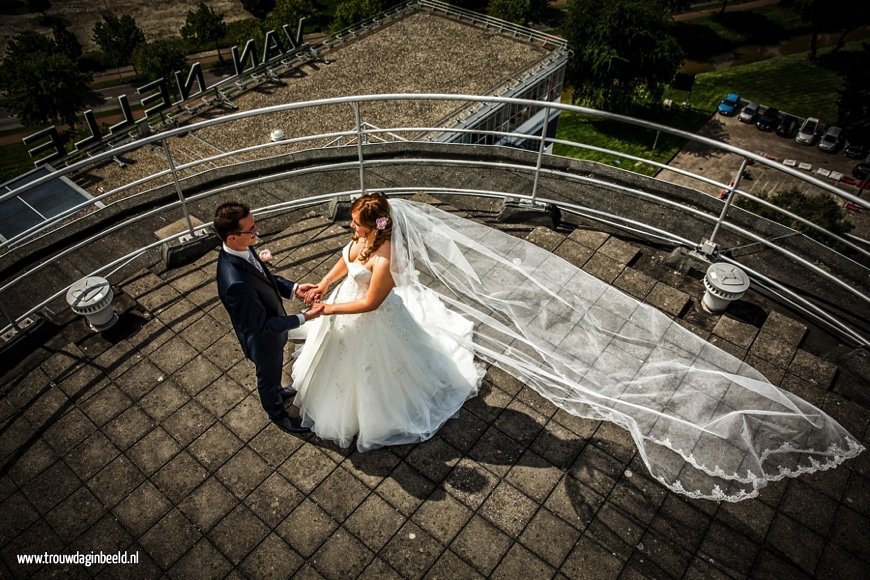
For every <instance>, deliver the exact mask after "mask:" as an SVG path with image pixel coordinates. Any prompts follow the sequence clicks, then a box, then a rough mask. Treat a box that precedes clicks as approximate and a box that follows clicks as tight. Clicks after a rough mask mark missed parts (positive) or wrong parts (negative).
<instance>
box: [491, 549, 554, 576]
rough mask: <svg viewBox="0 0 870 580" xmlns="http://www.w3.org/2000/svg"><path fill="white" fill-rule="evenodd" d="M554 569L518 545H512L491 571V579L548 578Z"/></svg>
mask: <svg viewBox="0 0 870 580" xmlns="http://www.w3.org/2000/svg"><path fill="white" fill-rule="evenodd" d="M554 572H555V569H554V568H553V567H552V566H550V565H549V564H547V563H546V562H544V561H543V560H541V559H540V558H539V557H537V556H536V555H535V554H533V553H532V552H530V551H529V550H527V549H526V548H524V547H523V546H522V545H520V544H514V545H513V546H511V549H510V550H509V551H508V553H507V554H506V555H505V557H504V558H503V559H502V561H501V562H500V563H499V565H498V567H497V568H496V569H495V570H494V571H493V573H492V575H491V576H490V577H491V578H494V579H499V580H512V579H514V578H549V577H551V576H552V575H553V573H554Z"/></svg>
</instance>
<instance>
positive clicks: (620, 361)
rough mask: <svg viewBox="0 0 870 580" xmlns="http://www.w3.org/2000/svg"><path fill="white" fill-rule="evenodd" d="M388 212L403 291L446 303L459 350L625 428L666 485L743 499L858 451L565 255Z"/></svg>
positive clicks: (833, 425)
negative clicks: (457, 320) (463, 328)
mask: <svg viewBox="0 0 870 580" xmlns="http://www.w3.org/2000/svg"><path fill="white" fill-rule="evenodd" d="M390 206H391V213H392V218H393V221H394V226H393V237H392V244H393V259H392V274H393V278H394V280H395V283H396V290H397V291H400V292H401V295H402V299H403V300H404V301H405V302H406V303H407V302H413V301H414V300H420V301H421V304H420V307H421V309H425V308H426V307H427V304H426V302H427V301H432V300H440V301H441V302H442V303H443V304H444V305H446V306H447V308H449V309H450V310H452V311H454V312H456V313H459V314H461V315H462V316H463V317H464V318H465V319H466V320H468V321H470V322H471V323H472V324H473V325H474V332H473V333H471V334H469V333H462V332H457V333H456V334H455V336H452V337H451V338H452V339H453V340H455V341H457V342H458V343H459V345H461V346H462V347H464V348H467V349H469V350H471V351H473V352H474V354H475V355H476V356H477V357H479V358H480V359H482V360H484V361H487V362H489V363H492V364H494V365H496V366H498V367H500V368H502V369H504V370H505V371H507V372H509V373H510V374H512V375H514V376H516V377H517V378H518V379H520V380H521V381H523V382H524V383H525V384H527V385H528V386H529V387H531V388H533V389H535V390H536V391H537V392H538V393H540V394H541V395H542V396H544V397H546V398H547V399H549V400H550V401H552V402H553V403H554V404H555V405H557V406H559V407H561V408H562V409H564V410H565V411H567V412H569V413H571V414H573V415H577V416H580V417H584V418H589V419H596V420H605V421H611V422H613V423H615V424H616V425H619V426H620V427H622V428H624V429H626V430H627V431H628V432H629V433H631V436H632V438H633V439H634V442H635V444H636V445H637V448H638V452H639V454H640V456H641V458H642V459H643V461H644V463H645V464H646V466H647V468H648V469H649V471H650V473H651V474H652V475H653V477H655V478H656V479H657V480H658V481H660V482H661V483H662V484H664V485H665V486H667V487H668V488H670V489H671V490H673V491H675V492H679V493H682V494H685V495H688V496H691V497H695V498H707V499H713V500H727V501H739V500H742V499H747V498H751V497H755V496H756V495H757V494H758V492H759V490H760V489H762V488H763V487H764V486H765V485H766V484H767V482H769V481H773V480H777V479H781V478H783V477H786V476H789V477H792V476H796V475H799V474H801V473H808V472H814V471H818V470H824V469H829V468H832V467H835V466H837V465H839V464H840V463H842V462H843V461H845V460H846V459H848V458H851V457H854V456H856V455H858V454H859V453H860V452H861V451H863V449H864V448H863V447H862V445H861V444H860V443H859V442H858V441H857V440H856V439H855V438H853V437H852V436H851V435H850V434H849V433H848V432H847V431H846V430H845V429H843V427H842V426H840V425H839V424H838V423H837V422H836V421H835V420H834V419H832V418H831V417H830V416H828V415H827V414H825V413H824V412H823V411H821V410H820V409H818V408H816V407H815V406H813V405H811V404H809V403H807V402H806V401H804V400H803V399H801V398H800V397H797V396H795V395H793V394H791V393H788V392H786V391H784V390H781V389H779V388H777V387H776V386H774V385H773V384H771V383H770V382H769V381H767V380H766V379H765V378H764V376H762V375H761V374H760V373H759V372H758V371H756V370H755V369H753V368H752V367H750V366H749V365H747V364H745V363H743V362H742V361H740V360H739V359H737V358H736V357H734V356H732V355H730V354H728V353H726V352H724V351H723V350H721V349H719V348H717V347H716V346H714V345H712V344H710V343H709V342H707V341H705V340H704V339H702V338H700V337H698V336H696V335H695V334H693V333H691V332H690V331H688V330H686V329H685V328H683V327H681V326H680V325H679V324H677V323H675V322H674V321H673V320H671V319H670V318H668V317H667V316H666V315H665V314H663V313H661V312H659V311H658V310H656V309H655V308H653V307H651V306H649V305H646V304H643V303H640V302H638V301H637V300H635V299H633V298H631V297H629V296H627V295H626V294H623V293H622V292H620V291H619V290H617V289H616V288H613V287H612V286H610V285H608V284H606V283H604V282H602V281H600V280H598V279H597V278H595V277H593V276H591V275H589V274H587V273H585V272H583V271H582V270H580V269H579V268H577V267H575V266H573V265H571V264H569V263H568V262H566V261H564V260H562V259H561V258H559V257H558V256H555V255H553V254H551V253H550V252H547V251H546V250H543V249H541V248H539V247H537V246H535V245H533V244H531V243H529V242H526V241H524V240H521V239H518V238H515V237H513V236H511V235H509V234H506V233H504V232H501V231H499V230H496V229H493V228H490V227H487V226H484V225H481V224H478V223H475V222H473V221H470V220H466V219H463V218H461V217H457V216H454V215H452V214H450V213H447V212H444V211H442V210H439V209H437V208H435V207H432V206H430V205H426V204H420V203H415V202H412V201H407V200H402V199H395V198H393V199H391V200H390ZM434 296H437V298H433V297H434ZM446 332H449V330H446Z"/></svg>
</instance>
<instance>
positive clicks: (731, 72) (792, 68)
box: [692, 43, 860, 124]
mask: <svg viewBox="0 0 870 580" xmlns="http://www.w3.org/2000/svg"><path fill="white" fill-rule="evenodd" d="M859 50H860V43H851V44H849V45H847V46H846V48H845V49H844V50H843V51H840V53H839V54H833V55H832V54H831V49H823V50H820V51H819V53H818V54H819V59H818V60H817V62H810V61H809V60H808V59H807V53H800V54H792V55H788V56H781V57H776V58H771V59H768V60H762V61H759V62H754V63H750V64H745V65H742V66H736V67H733V68H729V69H726V70H721V71H715V72H709V73H703V74H700V75H698V76H697V77H696V78H695V86H694V87H693V89H692V106H693V107H695V108H698V109H703V110H707V111H712V110H713V109H714V108H715V107H716V104H717V103H718V102H719V101H720V100H721V99H722V97H723V96H725V94H727V93H729V92H731V91H736V92H738V93H740V96H741V97H743V99H747V100H751V101H756V102H758V103H761V104H762V105H769V106H773V107H776V108H777V109H779V110H781V111H784V112H787V113H791V114H793V115H796V116H798V117H818V118H819V119H821V120H822V122H823V123H828V124H831V123H834V122H835V121H836V120H837V89H839V88H840V87H841V85H842V84H843V81H842V77H841V76H840V74H839V73H838V72H837V68H838V67H839V64H840V63H841V62H842V61H843V60H845V59H848V58H854V57H856V56H857V55H858V54H859V53H858V51H859Z"/></svg>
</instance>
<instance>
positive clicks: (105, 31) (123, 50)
mask: <svg viewBox="0 0 870 580" xmlns="http://www.w3.org/2000/svg"><path fill="white" fill-rule="evenodd" d="M93 40H94V42H96V43H97V44H98V45H99V47H100V48H101V49H102V50H103V52H105V53H106V54H110V55H112V58H113V59H114V60H115V62H116V64H127V63H129V62H130V59H131V58H132V56H133V51H134V50H135V49H136V47H137V46H139V45H142V44H145V33H144V32H142V29H141V28H139V26H138V25H137V24H136V21H135V20H133V18H132V17H131V16H129V15H127V14H125V15H123V16H122V17H121V18H118V17H116V16H115V15H114V14H105V15H103V21H102V22H97V23H96V24H95V25H94V36H93ZM134 66H135V65H134Z"/></svg>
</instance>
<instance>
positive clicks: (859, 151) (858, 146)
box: [843, 141, 867, 159]
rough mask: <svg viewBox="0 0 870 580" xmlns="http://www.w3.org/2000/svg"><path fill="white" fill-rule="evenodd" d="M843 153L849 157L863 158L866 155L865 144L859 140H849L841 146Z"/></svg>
mask: <svg viewBox="0 0 870 580" xmlns="http://www.w3.org/2000/svg"><path fill="white" fill-rule="evenodd" d="M843 155H845V156H846V157H848V158H849V159H864V157H866V156H867V144H866V143H862V142H860V141H849V142H848V143H847V144H846V147H844V148H843Z"/></svg>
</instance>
